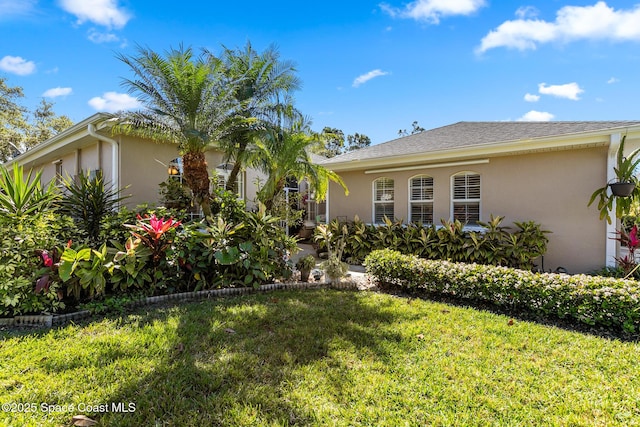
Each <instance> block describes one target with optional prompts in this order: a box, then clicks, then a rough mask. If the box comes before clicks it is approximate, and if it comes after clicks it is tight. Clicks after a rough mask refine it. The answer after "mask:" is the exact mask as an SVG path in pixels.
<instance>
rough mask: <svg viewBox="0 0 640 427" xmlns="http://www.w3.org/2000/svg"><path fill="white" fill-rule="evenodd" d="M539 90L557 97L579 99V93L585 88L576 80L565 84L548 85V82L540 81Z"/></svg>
mask: <svg viewBox="0 0 640 427" xmlns="http://www.w3.org/2000/svg"><path fill="white" fill-rule="evenodd" d="M538 92H540V93H541V94H543V95H551V96H555V97H557V98H567V99H571V100H574V101H577V100H579V99H580V98H579V97H578V95H580V94H581V93H582V92H584V89H582V88H581V87H580V86H579V85H578V83H575V82H572V83H567V84H563V85H549V86H547V84H546V83H540V84H539V85H538Z"/></svg>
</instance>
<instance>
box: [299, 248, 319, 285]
mask: <svg viewBox="0 0 640 427" xmlns="http://www.w3.org/2000/svg"><path fill="white" fill-rule="evenodd" d="M315 266H316V259H315V258H314V256H313V255H305V256H303V257H302V258H300V259H299V260H298V261H297V262H296V268H297V269H298V271H300V280H301V281H303V282H308V281H309V273H311V270H312V269H313V267H315Z"/></svg>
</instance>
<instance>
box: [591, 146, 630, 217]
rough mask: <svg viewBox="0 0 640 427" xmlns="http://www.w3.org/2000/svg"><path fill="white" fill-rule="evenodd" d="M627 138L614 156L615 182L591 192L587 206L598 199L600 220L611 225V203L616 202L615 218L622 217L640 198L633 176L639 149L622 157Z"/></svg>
mask: <svg viewBox="0 0 640 427" xmlns="http://www.w3.org/2000/svg"><path fill="white" fill-rule="evenodd" d="M626 138H627V136H626V135H625V136H623V137H622V140H621V141H620V147H618V151H617V154H616V160H617V161H616V166H615V167H614V168H613V170H614V172H615V174H616V178H615V181H613V182H609V183H607V185H605V186H604V187H601V188H599V189H597V190H596V191H594V192H593V194H592V195H591V200H589V206H591V204H592V203H593V202H594V201H595V200H596V199H598V210H599V211H600V219H606V220H607V222H608V223H609V224H611V216H610V212H611V211H612V210H613V202H614V200H615V201H616V217H619V218H620V217H622V216H623V215H624V214H625V213H626V212H628V211H629V208H630V207H631V203H632V201H633V200H634V199H637V198H638V196H640V194H639V193H640V192H639V190H638V178H637V177H636V175H635V172H636V168H637V167H638V165H640V148H638V149H636V150H634V151H632V152H631V154H629V156H626V157H625V156H624V143H625V140H626ZM609 189H611V192H610V193H609V191H608V190H609Z"/></svg>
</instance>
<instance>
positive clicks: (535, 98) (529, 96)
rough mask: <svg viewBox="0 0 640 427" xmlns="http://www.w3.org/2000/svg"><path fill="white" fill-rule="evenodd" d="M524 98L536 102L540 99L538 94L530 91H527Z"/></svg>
mask: <svg viewBox="0 0 640 427" xmlns="http://www.w3.org/2000/svg"><path fill="white" fill-rule="evenodd" d="M524 100H525V101H527V102H538V101H539V100H540V95H534V94H532V93H527V94H525V96H524Z"/></svg>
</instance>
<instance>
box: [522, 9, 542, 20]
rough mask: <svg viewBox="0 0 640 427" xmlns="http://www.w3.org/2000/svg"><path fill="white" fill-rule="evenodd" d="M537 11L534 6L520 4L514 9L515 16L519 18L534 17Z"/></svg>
mask: <svg viewBox="0 0 640 427" xmlns="http://www.w3.org/2000/svg"><path fill="white" fill-rule="evenodd" d="M539 13H540V11H539V10H538V9H536V8H535V7H534V6H521V7H519V8H518V10H516V16H517V17H518V18H520V19H525V18H535V17H537V16H538V14H539Z"/></svg>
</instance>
